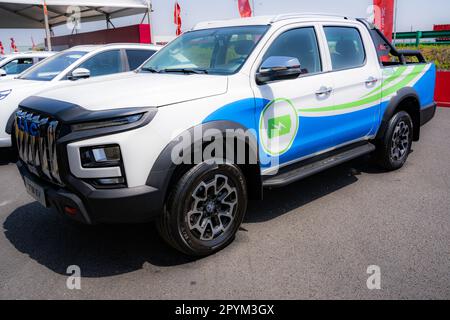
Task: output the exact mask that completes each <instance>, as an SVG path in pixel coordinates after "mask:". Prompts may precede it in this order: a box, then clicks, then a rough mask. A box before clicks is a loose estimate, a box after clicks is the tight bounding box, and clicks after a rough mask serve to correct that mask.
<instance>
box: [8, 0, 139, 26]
mask: <svg viewBox="0 0 450 320" xmlns="http://www.w3.org/2000/svg"><path fill="white" fill-rule="evenodd" d="M43 3H44V0H0V28H44V27H45V24H44V13H43V9H42V5H43ZM46 3H47V9H48V17H49V25H50V26H57V25H61V24H64V23H66V21H67V19H68V14H67V8H68V7H69V6H77V7H79V8H80V13H81V21H82V22H89V21H96V20H104V19H105V17H106V16H107V15H109V16H110V18H118V17H125V16H130V15H135V14H139V13H145V12H146V11H147V8H148V7H147V0H46Z"/></svg>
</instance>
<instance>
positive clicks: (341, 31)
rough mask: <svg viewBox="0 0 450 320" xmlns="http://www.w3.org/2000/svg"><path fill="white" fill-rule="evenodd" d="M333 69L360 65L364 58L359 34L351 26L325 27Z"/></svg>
mask: <svg viewBox="0 0 450 320" xmlns="http://www.w3.org/2000/svg"><path fill="white" fill-rule="evenodd" d="M324 30H325V36H326V38H327V42H328V48H329V49H330V54H331V63H332V66H333V70H342V69H349V68H356V67H360V66H362V65H363V64H364V62H365V60H366V53H365V51H364V45H363V42H362V39H361V35H360V33H359V31H358V29H356V28H352V27H325V28H324Z"/></svg>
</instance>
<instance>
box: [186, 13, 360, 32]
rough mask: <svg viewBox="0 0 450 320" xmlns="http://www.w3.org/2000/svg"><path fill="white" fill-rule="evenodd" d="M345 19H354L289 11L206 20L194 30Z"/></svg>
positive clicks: (340, 20)
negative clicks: (277, 13) (248, 16)
mask: <svg viewBox="0 0 450 320" xmlns="http://www.w3.org/2000/svg"><path fill="white" fill-rule="evenodd" d="M343 20H354V19H351V18H348V17H345V16H337V15H330V14H326V13H289V14H280V15H271V16H256V17H250V18H240V19H231V20H217V21H206V22H200V23H198V24H197V25H196V26H195V27H194V28H193V30H199V29H209V28H220V27H237V26H253V25H271V24H275V23H278V22H281V23H282V22H285V23H286V22H289V21H291V22H292V21H296V22H307V21H332V22H335V21H336V22H342V21H343Z"/></svg>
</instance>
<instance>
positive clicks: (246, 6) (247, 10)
mask: <svg viewBox="0 0 450 320" xmlns="http://www.w3.org/2000/svg"><path fill="white" fill-rule="evenodd" d="M248 1H249V0H239V2H238V6H239V14H240V15H241V18H247V17H251V16H252V8H251V7H250V3H249V2H248Z"/></svg>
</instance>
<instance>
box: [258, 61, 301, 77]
mask: <svg viewBox="0 0 450 320" xmlns="http://www.w3.org/2000/svg"><path fill="white" fill-rule="evenodd" d="M301 73H302V69H301V67H300V61H298V59H297V58H294V57H283V56H272V57H269V58H267V59H266V60H265V61H264V62H263V64H262V65H261V67H260V68H259V71H258V73H257V74H256V82H257V83H258V84H264V83H267V82H270V81H276V80H286V79H295V78H298V76H299V75H300V74H301Z"/></svg>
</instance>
